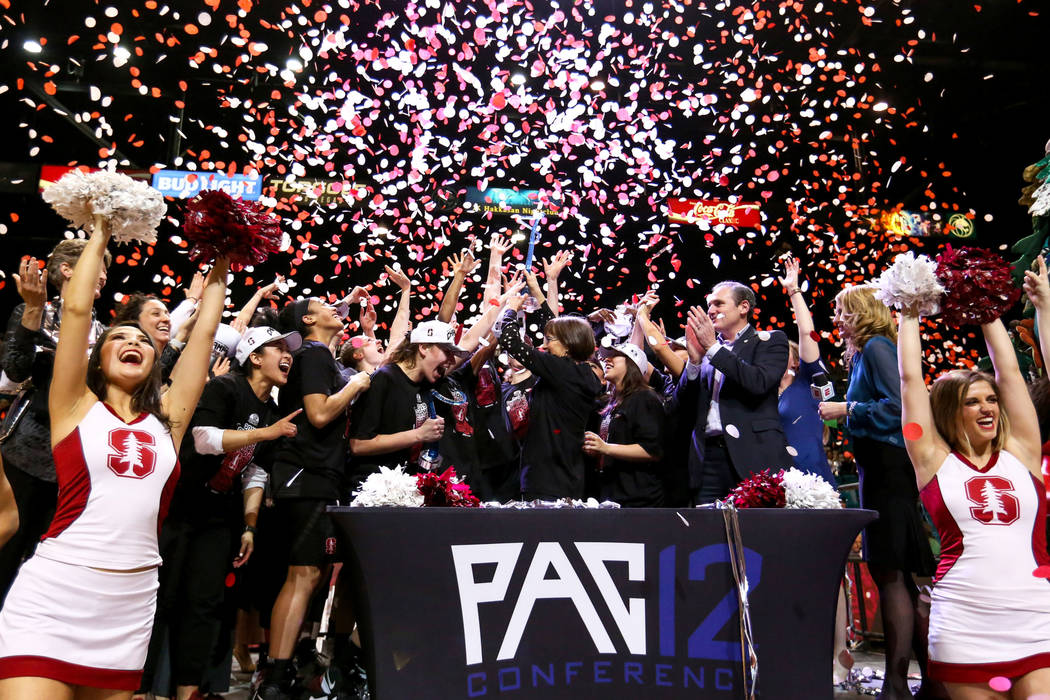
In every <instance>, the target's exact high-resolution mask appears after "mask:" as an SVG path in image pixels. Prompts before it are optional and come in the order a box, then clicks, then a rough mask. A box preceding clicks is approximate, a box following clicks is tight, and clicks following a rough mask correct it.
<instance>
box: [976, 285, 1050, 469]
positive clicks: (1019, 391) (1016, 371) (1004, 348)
mask: <svg viewBox="0 0 1050 700" xmlns="http://www.w3.org/2000/svg"><path fill="white" fill-rule="evenodd" d="M1042 275H1043V281H1042V284H1043V285H1045V284H1046V268H1045V266H1044V267H1043V269H1042ZM1044 290H1045V286H1044ZM1036 309H1037V311H1036V313H1039V308H1038V307H1036ZM1043 310H1044V311H1050V308H1046V307H1044V309H1043ZM981 330H982V331H983V332H984V342H985V345H986V346H987V347H988V356H989V357H990V358H991V359H992V367H993V368H994V369H995V382H996V384H998V385H999V396H1000V401H1001V402H1002V409H1004V410H1005V411H1006V414H1007V415H1008V416H1009V417H1010V438H1009V442H1008V444H1007V449H1008V450H1009V451H1010V452H1011V453H1013V454H1014V455H1015V456H1016V457H1017V458H1018V459H1020V460H1021V462H1022V463H1023V464H1024V465H1025V466H1026V467H1028V471H1030V472H1032V474H1033V475H1034V476H1035V477H1036V478H1038V479H1039V480H1040V482H1042V478H1043V475H1042V471H1041V469H1040V460H1041V455H1042V449H1041V448H1042V442H1041V440H1040V439H1039V417H1038V416H1037V415H1036V412H1035V406H1034V405H1033V404H1032V397H1031V395H1029V393H1028V387H1027V385H1026V384H1025V381H1024V376H1023V375H1022V374H1021V368H1020V367H1019V366H1018V363H1017V354H1016V352H1015V351H1014V346H1013V343H1011V342H1010V334H1009V333H1007V332H1006V326H1004V325H1003V322H1002V320H1000V319H996V320H995V321H993V322H991V323H988V324H985V325H983V326H981Z"/></svg>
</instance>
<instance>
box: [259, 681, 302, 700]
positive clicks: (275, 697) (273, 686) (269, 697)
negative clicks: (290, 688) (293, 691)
mask: <svg viewBox="0 0 1050 700" xmlns="http://www.w3.org/2000/svg"><path fill="white" fill-rule="evenodd" d="M251 700H292V696H291V695H289V694H288V693H286V692H285V691H284V689H283V688H281V686H280V685H278V684H277V683H274V682H273V681H266V682H264V683H263V684H262V685H260V686H259V689H258V690H256V691H255V693H254V694H253V695H252V696H251Z"/></svg>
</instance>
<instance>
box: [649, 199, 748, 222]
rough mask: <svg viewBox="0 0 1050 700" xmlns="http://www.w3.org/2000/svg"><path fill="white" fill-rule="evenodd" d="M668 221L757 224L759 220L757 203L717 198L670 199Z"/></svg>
mask: <svg viewBox="0 0 1050 700" xmlns="http://www.w3.org/2000/svg"><path fill="white" fill-rule="evenodd" d="M668 206H669V207H670V211H669V212H668V214H667V219H668V221H671V222H672V223H679V224H698V223H700V222H701V221H706V222H708V223H709V224H723V225H725V226H736V227H738V228H739V227H745V226H758V224H759V222H760V221H761V216H760V211H759V205H757V204H752V203H750V202H724V201H721V200H717V199H670V200H668Z"/></svg>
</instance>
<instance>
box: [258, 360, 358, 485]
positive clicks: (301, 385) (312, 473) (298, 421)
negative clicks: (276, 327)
mask: <svg viewBox="0 0 1050 700" xmlns="http://www.w3.org/2000/svg"><path fill="white" fill-rule="evenodd" d="M345 384H346V382H345V381H344V379H343V375H342V374H341V373H340V371H339V366H338V365H337V364H336V362H335V358H334V357H332V353H331V351H330V350H329V349H328V347H327V346H326V345H323V344H322V343H319V342H317V341H315V340H307V341H305V342H304V343H303V345H302V347H301V348H299V350H298V351H297V352H296V354H295V360H294V361H293V362H292V370H291V372H289V373H288V383H287V384H285V385H284V386H283V387H281V393H280V395H279V400H280V404H281V410H282V411H283V412H284V414H285V415H287V414H289V413H291V412H293V411H295V410H297V409H300V408H302V407H303V397H304V396H309V395H310V394H323V395H324V396H331V395H332V394H334V393H336V392H337V391H339V390H340V389H342V388H343V386H344V385H345ZM295 425H296V426H297V427H298V428H299V431H298V433H297V434H296V436H295V437H293V438H283V439H281V440H280V442H279V444H278V446H277V454H276V456H275V457H274V461H273V472H272V476H273V479H272V482H271V484H272V488H273V493H274V497H275V498H321V499H331V500H335V499H338V498H339V497H340V495H341V493H342V490H343V486H344V483H343V482H344V478H345V472H346V419H345V418H344V417H343V416H337V417H336V418H333V419H332V420H331V421H330V422H329V423H328V425H325V426H323V427H321V428H315V427H314V426H313V424H312V423H311V422H310V419H309V418H307V417H306V411H303V412H302V413H300V414H299V415H298V416H296V418H295Z"/></svg>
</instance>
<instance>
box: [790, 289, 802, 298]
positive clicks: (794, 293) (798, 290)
mask: <svg viewBox="0 0 1050 700" xmlns="http://www.w3.org/2000/svg"><path fill="white" fill-rule="evenodd" d="M801 293H802V290H801V289H796V290H795V291H793V292H791V293H790V294H788V299H790V298H791V297H793V296H795V295H796V294H801Z"/></svg>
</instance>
